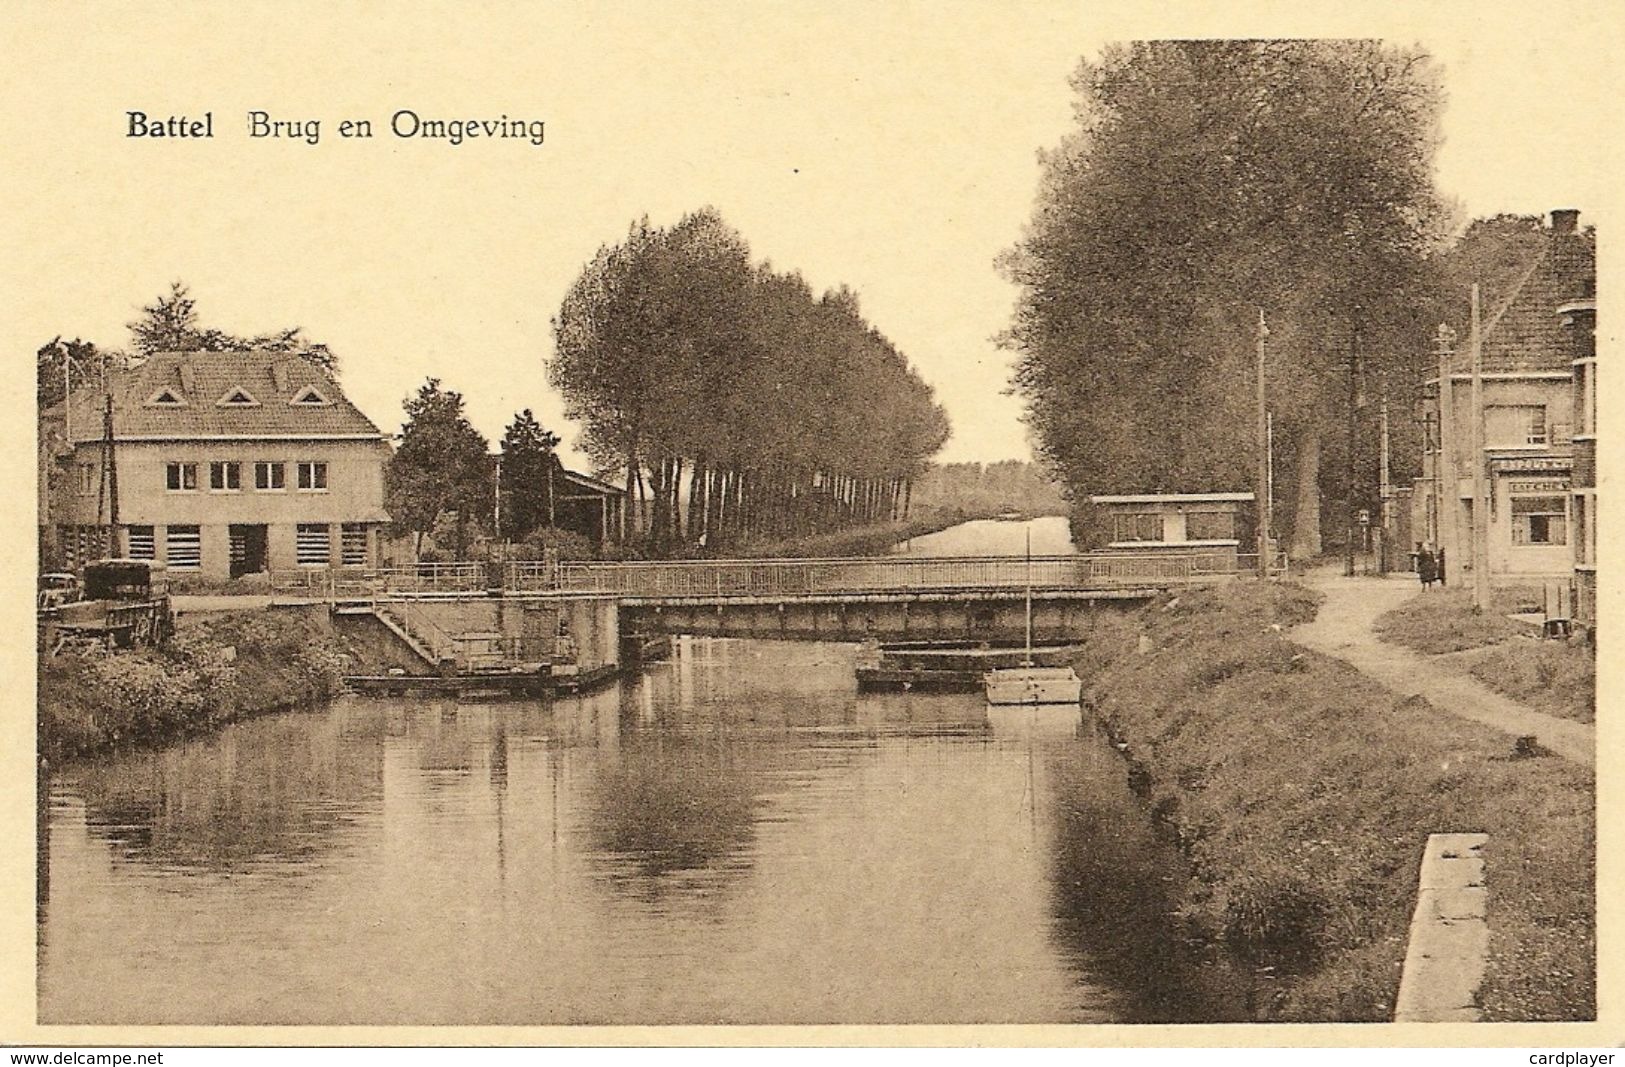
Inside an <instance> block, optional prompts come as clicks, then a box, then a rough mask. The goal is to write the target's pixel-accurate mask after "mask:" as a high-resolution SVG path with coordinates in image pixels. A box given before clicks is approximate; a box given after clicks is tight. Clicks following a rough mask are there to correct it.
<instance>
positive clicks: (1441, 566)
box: [1435, 545, 1444, 588]
mask: <svg viewBox="0 0 1625 1067" xmlns="http://www.w3.org/2000/svg"><path fill="white" fill-rule="evenodd" d="M1435 570H1436V571H1437V572H1438V578H1439V586H1440V588H1443V587H1444V546H1443V545H1440V546H1439V558H1438V561H1437V564H1436V566H1435Z"/></svg>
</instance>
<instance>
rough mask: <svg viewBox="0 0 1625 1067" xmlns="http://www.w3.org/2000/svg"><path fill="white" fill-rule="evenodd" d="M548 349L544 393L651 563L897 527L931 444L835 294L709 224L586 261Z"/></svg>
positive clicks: (940, 423) (652, 230) (859, 318)
mask: <svg viewBox="0 0 1625 1067" xmlns="http://www.w3.org/2000/svg"><path fill="white" fill-rule="evenodd" d="M553 331H554V336H555V341H556V354H555V356H554V358H553V360H552V361H551V363H550V365H549V368H548V370H549V378H550V380H551V382H552V384H553V385H554V386H556V387H557V388H558V389H559V391H560V392H561V393H562V394H563V395H564V398H565V403H566V408H565V411H566V414H567V415H568V416H569V417H570V418H572V419H574V420H577V421H578V422H580V423H581V424H582V426H584V427H585V431H584V433H583V436H582V440H581V445H582V447H583V448H584V449H585V451H586V452H587V453H588V455H590V456H591V457H592V459H593V461H594V464H595V466H596V467H597V469H599V470H604V471H615V472H618V473H617V474H616V477H617V478H624V479H625V486H626V492H627V498H628V506H627V508H626V509H625V511H626V529H625V530H624V531H622V534H623V537H624V538H625V539H627V540H629V541H641V542H642V547H643V548H644V549H645V550H646V551H648V552H650V553H651V554H655V555H666V554H684V553H690V552H695V551H700V550H704V551H706V552H708V553H709V552H715V551H716V550H718V549H725V548H727V547H728V546H732V545H740V544H743V543H745V542H749V541H760V540H768V539H782V538H788V537H797V536H802V535H808V534H818V533H824V532H827V531H831V530H839V529H843V528H846V527H850V526H854V525H862V524H871V523H877V522H888V521H893V520H896V519H898V518H901V517H902V516H904V515H905V514H906V513H907V511H908V507H909V499H910V487H911V484H912V482H913V480H914V478H915V476H916V475H917V474H918V473H919V471H920V470H921V468H922V466H923V464H924V463H925V461H926V459H927V458H928V457H929V456H931V455H932V454H933V453H935V452H936V451H937V450H938V449H939V448H941V447H942V444H943V442H944V441H945V440H947V437H948V422H947V417H946V416H945V415H944V413H943V411H942V408H941V407H940V406H939V405H938V404H937V403H936V402H935V400H934V399H933V398H932V394H931V388H930V387H929V386H928V385H926V384H925V382H924V381H923V380H921V378H920V376H919V375H918V374H917V373H915V371H914V369H913V368H912V367H910V366H909V363H908V361H907V360H906V359H905V358H904V356H903V355H902V353H900V352H899V351H898V350H897V349H896V348H895V347H894V346H893V345H892V343H891V342H890V341H888V340H887V339H886V338H885V337H884V336H883V335H882V334H881V333H880V332H879V331H878V330H876V329H875V328H874V327H873V326H871V325H870V324H869V323H868V322H867V321H866V320H865V319H864V317H863V315H862V314H861V313H860V312H859V310H858V302H857V298H856V296H855V295H853V293H852V292H851V291H850V290H847V289H844V288H843V289H836V290H831V291H829V292H826V293H824V294H823V295H822V296H815V295H814V294H813V292H812V290H811V288H810V287H809V286H808V285H807V283H806V282H805V281H803V280H802V278H801V277H800V276H799V275H797V274H795V273H788V274H781V273H778V272H776V271H774V270H772V269H771V268H770V267H768V266H767V265H765V264H761V265H758V264H754V263H752V262H751V257H750V249H749V247H748V246H747V245H746V243H745V241H744V239H743V238H742V237H740V235H739V234H738V233H736V232H735V231H734V230H733V229H731V228H730V227H729V226H728V225H727V224H726V223H724V222H723V221H722V219H721V217H720V216H719V215H718V214H717V213H716V212H715V211H713V210H710V209H705V210H702V211H699V212H696V213H694V214H691V215H688V216H686V217H685V218H683V219H682V221H680V222H679V223H677V224H676V225H675V226H672V227H670V228H665V229H662V228H657V227H653V226H651V225H650V224H649V222H648V221H647V220H643V221H640V222H638V223H636V224H634V225H633V226H632V228H631V232H630V233H628V234H627V237H626V240H625V241H623V242H622V243H620V244H618V245H615V246H613V247H605V248H601V249H600V250H599V251H598V253H597V255H595V256H594V257H593V258H592V260H591V262H589V263H588V264H587V265H586V267H585V269H584V270H583V271H582V273H581V276H580V277H579V278H577V279H576V281H575V284H574V285H572V286H571V288H570V291H569V293H568V294H567V295H566V297H565V300H564V305H563V307H562V308H561V309H560V311H559V314H558V316H557V317H556V318H555V319H554V320H553Z"/></svg>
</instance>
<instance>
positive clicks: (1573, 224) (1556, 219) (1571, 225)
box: [1552, 207, 1580, 233]
mask: <svg viewBox="0 0 1625 1067" xmlns="http://www.w3.org/2000/svg"><path fill="white" fill-rule="evenodd" d="M1579 226H1580V212H1579V210H1578V209H1577V208H1572V207H1561V208H1558V209H1557V210H1556V211H1553V212H1552V232H1553V233H1574V232H1575V231H1576V230H1577V229H1579Z"/></svg>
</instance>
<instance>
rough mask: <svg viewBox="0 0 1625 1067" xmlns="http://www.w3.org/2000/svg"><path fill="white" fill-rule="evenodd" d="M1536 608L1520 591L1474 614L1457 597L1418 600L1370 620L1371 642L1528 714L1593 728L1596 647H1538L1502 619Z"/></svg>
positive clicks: (1539, 641)
mask: <svg viewBox="0 0 1625 1067" xmlns="http://www.w3.org/2000/svg"><path fill="white" fill-rule="evenodd" d="M1537 592H1538V591H1537ZM1538 600H1539V598H1538V596H1534V595H1532V594H1531V593H1530V592H1529V591H1527V590H1521V589H1513V590H1496V591H1495V595H1494V598H1493V600H1492V602H1491V604H1490V606H1489V607H1488V608H1486V609H1485V610H1483V611H1476V610H1474V608H1473V603H1472V598H1471V597H1470V596H1469V595H1468V594H1467V593H1466V592H1465V591H1463V590H1458V589H1448V590H1439V591H1437V592H1429V593H1418V594H1417V595H1416V596H1414V597H1412V598H1411V599H1410V600H1407V601H1406V602H1405V603H1403V604H1401V605H1400V606H1399V607H1397V608H1395V609H1393V610H1392V611H1389V612H1385V613H1384V614H1383V615H1381V616H1379V617H1378V618H1377V621H1376V631H1377V636H1379V637H1381V638H1382V639H1383V640H1384V641H1387V642H1389V643H1390V644H1394V645H1399V646H1400V647H1402V648H1408V649H1410V650H1411V651H1413V652H1420V653H1422V654H1423V655H1427V656H1434V657H1436V658H1437V660H1438V662H1439V663H1442V664H1444V665H1446V666H1448V667H1450V668H1452V669H1454V670H1459V671H1461V672H1463V673H1465V674H1470V675H1472V676H1473V677H1474V678H1477V679H1478V680H1479V681H1480V682H1483V683H1484V684H1485V685H1487V686H1489V687H1490V688H1491V689H1493V690H1495V691H1496V692H1497V693H1500V694H1501V695H1502V696H1506V697H1510V698H1512V699H1513V700H1517V701H1521V702H1522V703H1524V704H1527V705H1528V706H1529V707H1531V708H1533V709H1535V710H1536V711H1541V712H1545V713H1546V714H1548V715H1557V716H1561V717H1562V718H1565V719H1575V720H1577V721H1579V722H1594V721H1595V720H1596V715H1597V677H1596V672H1597V650H1596V646H1595V645H1594V644H1591V643H1589V642H1585V641H1575V640H1546V639H1544V638H1542V637H1540V636H1539V634H1538V633H1537V632H1536V631H1535V630H1534V629H1533V628H1532V627H1531V626H1530V625H1529V624H1527V623H1523V622H1519V621H1517V620H1515V619H1511V618H1508V617H1507V615H1508V613H1509V612H1512V611H1521V610H1524V609H1527V608H1529V607H1530V606H1531V603H1532V602H1536V603H1538Z"/></svg>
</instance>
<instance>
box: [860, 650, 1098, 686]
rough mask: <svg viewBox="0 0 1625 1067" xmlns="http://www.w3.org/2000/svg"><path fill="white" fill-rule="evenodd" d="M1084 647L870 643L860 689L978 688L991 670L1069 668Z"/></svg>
mask: <svg viewBox="0 0 1625 1067" xmlns="http://www.w3.org/2000/svg"><path fill="white" fill-rule="evenodd" d="M1079 648H1080V646H1078V645H1075V644H1064V645H1041V646H1038V647H1035V648H1032V649H1028V648H1027V647H1026V646H1024V645H993V644H988V643H981V644H976V645H965V644H940V643H933V642H927V641H914V642H898V643H893V644H884V645H883V644H868V645H864V646H863V647H862V648H861V649H859V651H858V661H857V678H858V689H859V690H861V691H871V690H883V689H906V690H916V689H917V690H922V691H931V692H941V693H974V692H977V691H978V690H980V689H981V688H982V685H983V679H984V678H985V677H986V676H987V674H988V673H989V672H991V671H995V670H1000V669H1006V668H1015V667H1020V666H1022V665H1023V664H1024V663H1031V664H1032V665H1035V666H1039V667H1055V668H1061V667H1066V666H1067V665H1068V664H1070V663H1071V661H1072V657H1073V656H1074V655H1076V654H1077V652H1078V650H1079Z"/></svg>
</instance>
